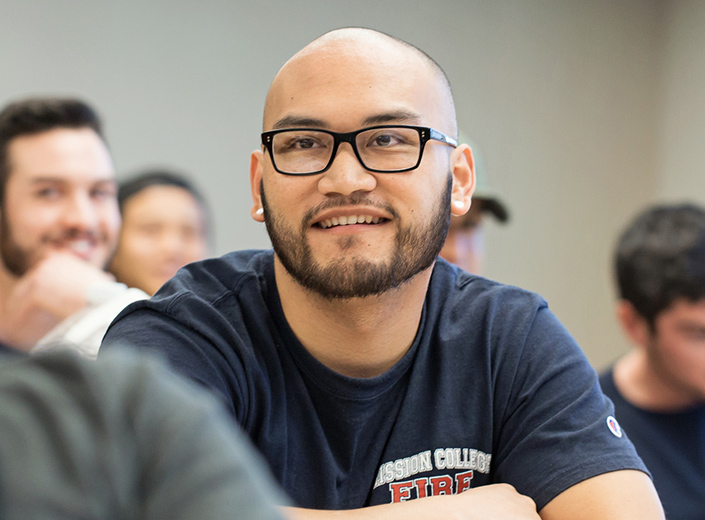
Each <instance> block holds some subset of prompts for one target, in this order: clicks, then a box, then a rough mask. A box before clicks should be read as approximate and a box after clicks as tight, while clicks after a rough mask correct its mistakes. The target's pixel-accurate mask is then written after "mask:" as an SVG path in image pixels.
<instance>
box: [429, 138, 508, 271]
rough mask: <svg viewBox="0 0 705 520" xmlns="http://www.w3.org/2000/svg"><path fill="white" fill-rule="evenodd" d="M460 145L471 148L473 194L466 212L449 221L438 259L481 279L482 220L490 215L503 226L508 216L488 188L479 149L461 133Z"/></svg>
mask: <svg viewBox="0 0 705 520" xmlns="http://www.w3.org/2000/svg"><path fill="white" fill-rule="evenodd" d="M460 141H461V142H464V143H468V144H469V145H470V148H471V149H472V154H473V158H474V159H475V193H474V194H473V196H472V203H471V206H470V209H469V210H468V212H467V213H465V214H464V215H460V216H453V218H451V220H450V227H449V228H448V236H447V237H446V241H445V244H444V245H443V249H442V250H441V255H440V256H441V257H443V258H445V259H446V260H448V261H449V262H451V263H453V264H455V265H457V266H458V267H461V268H462V269H465V270H466V271H468V272H469V273H473V274H479V275H482V274H483V272H484V260H485V234H484V230H483V227H482V226H483V219H484V216H485V214H487V213H490V214H491V215H492V216H493V217H494V218H495V219H497V221H498V222H499V223H501V224H504V223H506V222H507V221H508V220H509V212H508V211H507V207H506V206H505V205H504V203H503V202H502V200H501V199H500V198H499V195H498V194H497V192H496V191H495V190H493V189H492V187H491V186H490V184H489V181H488V179H487V170H486V168H485V161H484V160H483V157H482V153H481V152H480V149H479V148H478V146H477V145H475V143H473V142H472V141H470V139H468V138H467V136H465V135H464V134H463V132H460Z"/></svg>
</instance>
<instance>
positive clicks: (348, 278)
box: [260, 174, 453, 300]
mask: <svg viewBox="0 0 705 520" xmlns="http://www.w3.org/2000/svg"><path fill="white" fill-rule="evenodd" d="M452 188H453V178H452V176H451V175H450V174H449V175H448V182H447V183H446V188H445V190H444V191H443V193H442V194H441V197H440V200H439V201H438V204H437V206H436V212H435V214H434V215H433V216H432V218H431V221H430V222H429V223H428V225H427V226H425V227H424V228H423V229H416V230H415V229H412V228H411V227H406V228H402V227H401V222H400V221H399V219H398V218H397V217H398V215H397V213H396V211H395V210H394V209H393V208H392V207H391V206H388V205H385V206H384V207H383V209H384V210H385V211H386V212H388V213H389V214H390V215H392V216H393V217H394V222H396V223H397V224H396V225H397V235H396V239H395V247H394V251H393V253H392V257H391V259H390V260H389V261H388V262H387V263H381V264H379V263H372V262H370V261H368V260H365V259H362V258H356V257H352V258H346V257H341V258H338V259H336V260H334V261H333V262H332V263H330V264H329V265H328V266H326V267H323V266H321V265H320V264H319V263H318V262H316V261H315V260H314V259H313V254H312V252H311V247H310V246H309V244H308V242H307V240H306V232H307V230H308V227H309V224H308V223H309V221H310V219H311V217H312V216H313V215H314V214H315V213H317V212H320V211H321V210H323V209H327V208H332V207H340V206H347V205H356V204H361V203H366V204H368V205H369V204H370V202H369V201H367V200H366V195H365V194H363V193H355V194H353V195H350V196H347V197H340V198H339V199H333V200H331V201H329V202H326V203H324V204H323V205H320V206H317V207H316V208H314V209H312V210H311V211H309V212H308V213H307V214H306V215H305V216H304V218H303V219H302V223H301V227H300V229H299V232H298V234H297V233H296V232H295V231H294V229H292V228H290V227H289V226H287V225H286V223H285V222H284V219H283V218H282V217H281V216H280V215H278V214H277V213H276V212H274V211H272V209H271V208H270V207H269V206H268V204H267V199H266V197H265V193H264V185H263V183H260V193H261V196H262V207H263V209H264V216H265V225H266V227H267V233H268V234H269V239H270V240H271V242H272V247H273V248H274V252H275V253H276V254H277V256H278V257H279V259H280V260H281V263H282V265H283V266H284V267H285V268H286V270H287V271H288V273H289V274H290V275H291V276H292V277H293V278H294V279H295V280H296V281H297V282H298V283H299V284H300V285H301V286H303V287H304V288H306V289H308V290H310V291H312V292H315V293H317V294H318V295H320V296H322V297H323V298H326V299H328V300H335V299H339V300H343V299H349V298H364V297H366V296H373V295H380V294H382V293H385V292H387V291H389V290H391V289H394V288H397V287H399V286H400V285H402V284H403V283H405V282H407V281H409V280H411V279H412V278H413V277H414V276H416V275H417V274H418V273H420V272H422V271H424V270H425V269H427V268H428V267H430V266H431V265H432V264H433V262H434V261H435V260H436V258H437V257H438V254H439V253H440V251H441V249H442V248H443V244H444V242H445V239H446V235H447V234H448V226H449V225H450V197H451V191H452ZM354 240H356V239H355V238H354V237H347V238H343V239H341V242H340V245H341V246H342V247H343V249H345V248H346V246H347V247H351V246H352V244H353V243H354ZM346 241H347V243H346Z"/></svg>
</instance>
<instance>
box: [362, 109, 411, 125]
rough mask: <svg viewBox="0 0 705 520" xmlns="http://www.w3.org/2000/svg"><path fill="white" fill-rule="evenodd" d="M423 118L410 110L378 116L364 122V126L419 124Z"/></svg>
mask: <svg viewBox="0 0 705 520" xmlns="http://www.w3.org/2000/svg"><path fill="white" fill-rule="evenodd" d="M421 121H422V120H421V116H419V114H417V113H415V112H411V111H408V110H395V111H394V112H387V113H384V114H377V115H374V116H370V117H367V118H365V119H364V120H363V122H362V124H363V126H374V125H385V124H388V123H404V124H419V123H421Z"/></svg>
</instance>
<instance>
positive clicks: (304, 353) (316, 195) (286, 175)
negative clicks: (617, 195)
mask: <svg viewBox="0 0 705 520" xmlns="http://www.w3.org/2000/svg"><path fill="white" fill-rule="evenodd" d="M263 127H264V128H263V130H264V132H263V133H262V134H261V143H262V147H261V148H260V149H257V150H255V151H254V152H253V153H252V154H251V158H250V185H251V189H252V197H253V205H252V208H251V215H252V217H253V218H254V219H255V220H256V221H258V222H263V223H264V224H265V225H266V227H267V232H268V234H269V237H270V239H271V241H272V244H273V251H271V250H267V251H237V252H233V253H231V254H229V255H225V256H223V257H221V258H216V259H209V260H204V261H202V262H195V263H193V264H190V265H189V266H187V267H185V268H183V269H181V270H180V271H179V272H178V273H177V274H176V276H175V277H174V278H172V279H171V280H169V281H168V282H167V283H166V284H164V286H163V287H162V288H161V289H160V290H159V292H158V293H157V294H156V295H155V296H154V297H153V298H151V299H150V300H148V301H144V302H137V303H135V304H133V305H131V306H130V307H129V308H128V309H126V310H125V311H123V313H121V315H120V316H118V317H117V318H116V320H115V321H114V322H113V324H112V325H111V327H110V329H109V330H108V332H107V333H106V336H105V339H104V342H103V347H102V348H103V349H105V350H106V351H107V352H108V353H109V352H110V348H111V347H112V345H113V344H117V343H118V342H120V341H124V342H128V343H129V344H131V345H136V346H138V347H139V348H143V349H151V350H155V351H160V352H162V353H163V354H164V355H166V356H167V358H168V359H169V360H170V361H171V362H172V364H173V365H174V366H175V367H177V369H178V370H180V371H181V372H183V373H185V374H188V375H189V376H190V377H191V378H193V379H194V380H196V381H199V382H200V383H201V384H203V385H205V386H206V387H208V388H211V389H212V390H213V391H214V392H216V393H217V394H219V395H220V396H222V397H223V398H224V399H225V401H226V403H227V404H228V406H229V408H230V412H231V413H232V414H233V416H234V417H235V418H236V419H237V421H238V423H239V424H240V425H241V426H242V427H243V428H244V429H245V431H246V432H247V433H248V435H249V436H250V438H251V439H252V440H253V442H254V443H255V445H256V447H257V448H258V449H259V450H260V452H261V453H263V454H264V456H265V458H266V459H267V461H268V462H269V465H270V468H271V469H272V471H273V472H274V474H275V477H276V478H277V480H278V482H279V483H280V484H281V485H282V486H283V488H284V490H285V491H286V492H287V493H288V494H289V496H290V497H291V498H292V501H293V502H294V503H295V504H296V505H298V506H299V508H297V509H293V510H291V511H290V513H291V514H292V515H294V516H295V518H302V519H303V518H311V519H313V518H338V519H342V518H365V519H366V520H371V519H377V518H380V519H382V518H383V519H385V520H388V519H390V518H403V519H404V520H408V519H414V518H442V519H447V518H467V519H472V518H503V519H509V518H517V519H518V518H522V519H538V518H543V519H544V520H552V519H558V518H560V519H561V520H583V519H588V518H590V519H600V520H602V519H604V518H620V519H622V520H624V519H632V518H633V519H639V520H645V519H661V518H663V516H662V514H661V506H660V504H659V503H658V498H657V496H656V493H655V491H654V490H653V485H652V483H651V480H650V479H649V477H648V475H647V473H646V472H645V471H646V470H645V468H644V466H643V463H642V462H641V460H640V459H639V458H638V456H637V454H636V452H635V450H634V447H633V446H632V445H631V443H630V442H629V441H628V440H627V439H626V438H625V437H619V436H617V435H616V434H615V430H614V425H613V424H612V422H613V419H612V420H610V416H611V414H612V405H611V403H610V402H609V401H608V400H607V399H606V398H605V397H604V395H603V394H602V392H601V391H600V388H599V385H598V382H597V374H596V373H595V371H594V370H593V369H592V368H591V367H590V365H589V363H588V362H587V359H585V357H584V355H583V354H582V352H581V351H580V349H579V348H578V346H577V345H576V344H575V342H574V341H573V339H572V338H571V337H570V335H569V334H568V333H567V331H566V330H565V329H564V328H563V327H562V325H560V323H559V322H558V320H557V319H556V318H555V316H554V315H553V314H552V313H551V312H550V311H549V310H548V308H547V306H546V303H545V301H544V300H543V299H541V298H540V297H539V296H537V295H535V294H532V293H529V292H526V291H522V290H520V289H517V288H514V287H509V286H504V285H501V284H498V283H495V282H492V281H490V280H486V279H484V278H481V277H477V276H472V275H470V274H468V273H466V272H465V271H463V270H461V269H459V268H458V267H456V266H452V265H451V264H449V263H448V262H446V261H445V260H443V259H440V258H438V253H439V252H440V250H441V247H442V246H443V242H444V241H445V235H446V231H447V226H448V223H449V220H450V215H451V213H452V214H456V215H460V214H463V213H465V212H466V211H467V210H468V207H469V206H470V197H471V195H472V190H473V187H474V173H473V158H472V152H471V151H470V148H469V147H468V146H467V145H466V144H458V143H457V141H456V135H457V127H456V121H455V108H454V103H453V98H452V94H451V91H450V85H449V83H448V78H447V77H446V75H445V74H444V72H443V71H442V69H441V68H440V67H439V66H438V64H437V63H435V62H434V61H433V60H432V59H431V58H430V57H429V56H428V55H426V54H425V53H423V52H422V51H420V50H419V49H417V48H416V47H413V46H412V45H410V44H408V43H406V42H403V41H401V40H398V39H395V38H393V37H390V36H388V35H385V34H382V33H379V32H376V31H373V30H369V29H359V28H358V29H354V28H348V29H340V30H335V31H331V32H329V33H327V34H325V35H324V36H322V37H321V38H319V39H317V40H315V41H314V42H312V43H311V44H309V45H307V46H306V47H305V48H304V49H303V50H301V51H300V52H298V53H297V54H296V55H295V56H294V57H292V58H291V59H290V60H289V61H288V62H287V63H286V64H285V65H284V66H283V67H282V68H281V69H280V71H279V73H278V74H277V75H276V76H275V78H274V81H273V82H272V84H271V86H270V89H269V92H268V94H267V97H266V101H265V109H264V119H263ZM539 511H540V516H539Z"/></svg>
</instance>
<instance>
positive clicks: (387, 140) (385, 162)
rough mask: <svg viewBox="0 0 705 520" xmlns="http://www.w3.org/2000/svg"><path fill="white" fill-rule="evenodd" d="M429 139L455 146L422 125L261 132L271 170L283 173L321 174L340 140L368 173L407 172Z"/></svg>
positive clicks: (439, 134) (416, 161) (332, 157)
mask: <svg viewBox="0 0 705 520" xmlns="http://www.w3.org/2000/svg"><path fill="white" fill-rule="evenodd" d="M429 140H435V141H440V142H442V143H445V144H448V145H450V146H453V147H456V146H458V143H457V142H456V141H455V139H453V138H451V137H448V136H447V135H445V134H443V133H441V132H439V131H438V130H434V129H433V128H428V127H426V126H408V125H380V126H371V127H368V128H362V129H361V130H356V131H354V132H347V133H342V134H341V133H338V132H331V131H329V130H320V129H318V128H286V129H284V130H272V131H270V132H264V133H262V144H263V145H264V146H265V147H266V148H267V150H268V151H269V155H270V157H271V158H272V164H273V165H274V169H275V170H276V171H278V172H279V173H283V174H284V175H315V174H317V173H323V172H324V171H326V170H327V169H328V168H330V166H331V164H333V160H334V159H335V154H336V152H337V151H338V146H340V143H350V146H352V149H353V150H354V152H355V156H356V157H357V159H358V161H360V164H362V166H364V167H365V169H367V170H369V171H371V172H377V173H401V172H408V171H410V170H413V169H415V168H417V167H418V166H419V164H420V163H421V157H422V156H423V150H424V147H425V146H426V143H427V142H428V141H429Z"/></svg>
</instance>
